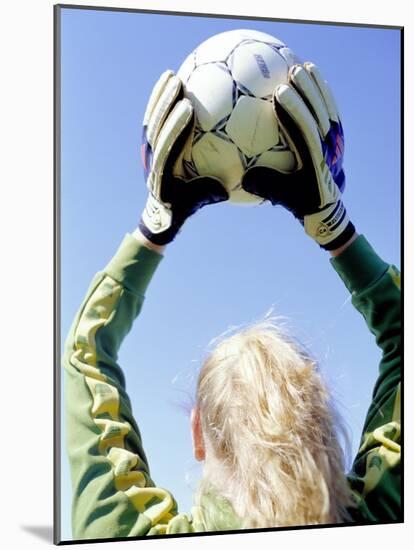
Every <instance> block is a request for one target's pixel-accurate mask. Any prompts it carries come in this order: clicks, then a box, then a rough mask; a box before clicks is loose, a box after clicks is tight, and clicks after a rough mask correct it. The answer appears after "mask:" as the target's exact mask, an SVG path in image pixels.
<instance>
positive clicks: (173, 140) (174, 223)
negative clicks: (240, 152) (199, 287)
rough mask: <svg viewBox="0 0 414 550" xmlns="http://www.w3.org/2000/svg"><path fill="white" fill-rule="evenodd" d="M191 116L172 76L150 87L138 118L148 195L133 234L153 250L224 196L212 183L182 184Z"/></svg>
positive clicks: (198, 180)
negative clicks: (141, 118) (136, 232)
mask: <svg viewBox="0 0 414 550" xmlns="http://www.w3.org/2000/svg"><path fill="white" fill-rule="evenodd" d="M193 128H194V110H193V107H192V105H191V103H190V101H189V100H188V99H186V98H184V97H183V86H182V83H181V81H180V79H179V78H178V77H177V76H175V75H174V73H173V72H172V71H165V72H164V73H163V74H162V75H161V77H160V79H159V80H158V82H157V83H156V84H155V86H154V89H153V91H152V93H151V96H150V99H149V102H148V106H147V109H146V112H145V116H144V125H143V142H142V149H141V153H142V160H143V164H144V174H145V178H146V182H147V188H148V191H149V194H148V199H147V203H146V206H145V209H144V211H143V213H142V217H141V221H140V224H139V228H140V230H141V232H142V233H143V234H144V235H145V237H146V238H147V239H149V240H150V241H151V242H153V243H154V244H158V245H164V244H167V243H169V242H171V241H172V240H173V239H174V237H175V236H176V234H177V233H178V231H179V230H180V228H181V226H182V225H183V223H184V222H185V220H186V219H187V218H188V217H189V216H191V215H192V214H194V212H196V211H197V210H198V209H199V208H202V207H203V206H205V205H207V204H212V203H216V202H221V201H225V200H227V199H228V193H227V191H226V190H225V189H224V187H223V185H222V184H221V182H220V181H219V180H218V179H217V178H213V177H201V176H198V177H195V178H192V179H187V180H185V179H184V177H180V176H177V175H174V174H177V173H184V170H182V169H180V166H179V164H180V163H182V162H183V156H184V150H185V148H186V147H189V146H191V137H192V132H193Z"/></svg>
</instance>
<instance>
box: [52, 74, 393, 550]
mask: <svg viewBox="0 0 414 550" xmlns="http://www.w3.org/2000/svg"><path fill="white" fill-rule="evenodd" d="M274 108H275V116H276V117H277V119H278V123H279V124H280V125H281V126H282V127H283V129H284V131H285V133H286V135H287V136H288V139H289V144H290V146H291V148H292V150H293V151H294V152H295V155H296V158H297V161H298V170H297V171H296V172H294V173H293V174H282V173H276V172H275V171H274V170H272V169H269V168H266V167H254V168H252V169H250V170H248V171H247V172H246V175H245V177H244V180H243V184H242V185H243V188H244V189H245V190H246V191H249V192H250V193H254V194H256V195H258V196H260V197H262V198H264V199H266V200H269V201H271V202H272V204H279V205H282V206H283V207H285V208H287V209H288V210H290V211H291V212H292V213H293V215H294V216H295V217H296V218H297V219H298V220H299V221H300V222H301V224H302V225H303V226H304V229H305V232H306V233H307V234H308V235H309V236H310V237H311V238H313V239H314V240H315V241H316V242H317V243H318V245H319V246H320V247H321V248H322V249H324V250H327V251H328V253H329V254H330V255H331V264H332V266H333V268H334V269H335V271H336V272H337V273H338V275H339V276H340V277H341V279H342V280H343V282H344V284H345V285H346V287H347V288H348V290H349V292H350V293H351V295H352V303H353V305H354V306H355V308H356V309H357V310H358V311H359V312H360V313H361V314H362V315H363V316H364V318H365V320H366V323H367V327H368V329H369V330H370V331H371V332H372V333H373V334H374V335H375V337H376V341H377V344H378V346H379V347H380V348H381V350H382V352H383V355H382V359H381V362H380V366H379V376H378V380H377V382H376V384H375V387H374V392H373V399H372V403H371V406H370V408H369V410H368V413H367V416H366V419H365V423H364V430H363V435H362V438H361V444H360V448H359V451H358V454H357V456H356V457H355V460H354V462H353V465H352V468H351V471H350V472H349V473H348V475H345V473H344V461H343V453H342V450H341V446H340V444H339V441H338V439H339V435H340V432H341V430H342V427H341V422H340V419H339V418H338V416H337V415H336V413H335V410H334V408H333V406H332V403H331V401H330V399H329V395H328V392H327V390H326V387H325V385H324V382H323V380H322V378H321V375H320V373H319V372H318V368H317V365H316V363H315V361H314V360H313V359H312V358H311V357H310V356H309V355H308V354H307V353H306V351H305V350H304V349H303V348H302V347H301V346H300V345H299V344H298V343H297V342H296V341H294V340H293V339H291V338H290V337H289V336H287V335H285V334H284V333H283V331H282V330H281V329H280V328H279V327H278V326H277V324H275V323H274V322H271V321H269V320H268V321H263V322H262V323H258V324H256V325H253V326H251V327H249V328H247V329H245V330H243V331H240V332H238V333H236V334H233V335H232V336H230V337H227V338H225V339H223V340H222V341H221V342H220V343H219V344H218V345H217V346H216V348H215V349H214V350H213V351H212V352H211V353H210V355H209V356H208V358H207V360H206V361H205V363H204V364H203V366H202V368H201V371H200V375H199V379H198V383H197V391H196V405H195V407H194V409H193V411H192V414H191V430H192V437H193V444H194V455H195V458H196V459H197V460H200V461H203V463H204V469H203V478H202V480H201V483H200V485H199V488H198V492H197V495H196V499H195V506H194V507H193V508H192V510H191V513H190V514H188V515H186V514H182V513H179V511H178V507H177V504H176V502H175V500H174V498H173V496H172V495H171V494H170V492H169V491H168V490H166V489H163V488H160V487H157V486H156V485H155V483H154V482H153V480H152V479H151V476H150V470H149V465H148V462H147V458H146V456H145V452H144V449H143V447H142V442H141V437H140V432H139V428H138V426H137V423H136V421H135V419H134V417H133V414H132V409H131V402H130V400H129V397H128V395H127V394H126V391H125V379H124V374H123V372H122V370H121V368H120V366H119V365H118V364H117V354H118V350H119V348H120V345H121V344H122V341H123V338H124V337H125V335H126V334H127V333H128V331H129V330H130V329H131V326H132V324H133V322H134V320H135V318H136V317H137V315H138V314H139V312H140V310H141V307H142V303H143V300H144V295H145V292H146V289H147V287H148V284H149V283H150V280H151V277H152V276H153V274H154V272H155V270H156V269H157V267H158V264H159V263H160V261H161V260H162V257H163V254H164V251H165V247H166V245H167V244H168V243H170V242H171V241H172V240H173V239H174V238H175V236H176V235H177V233H178V232H179V230H180V229H181V227H182V225H183V224H184V222H185V220H186V219H187V218H188V217H189V216H190V215H192V214H193V213H194V212H196V211H197V210H198V209H199V208H201V207H202V206H205V205H207V204H212V203H215V202H220V201H223V200H226V199H227V198H228V194H227V192H226V190H225V189H224V187H223V185H222V184H221V182H220V181H219V180H217V179H215V178H198V179H197V181H196V182H194V181H193V182H191V181H188V180H184V179H182V178H179V177H174V176H173V175H172V174H173V171H174V173H177V170H176V168H177V167H178V168H180V163H182V159H183V155H185V151H186V147H187V146H188V143H189V142H190V141H191V140H190V136H191V130H192V127H193V124H194V114H193V109H192V106H191V103H190V102H189V101H188V100H187V99H183V94H182V85H181V83H180V81H179V79H178V78H177V77H175V75H174V74H173V73H172V72H171V71H167V72H166V73H164V74H163V75H162V76H161V78H160V80H159V81H158V83H157V85H156V86H155V88H154V91H153V93H152V95H151V98H150V101H149V104H148V108H147V112H146V115H145V119H144V137H145V139H144V144H143V160H144V167H145V171H146V177H147V186H148V188H149V191H150V192H149V195H148V201H147V204H146V207H145V209H144V212H143V215H142V218H141V222H140V224H139V227H138V228H137V229H136V230H135V231H134V232H133V233H132V234H127V235H126V236H125V238H124V240H123V241H122V243H121V245H120V248H119V250H118V251H117V252H116V254H115V255H114V257H113V258H112V259H111V261H110V262H109V264H108V265H107V266H106V267H105V268H104V269H103V270H102V271H100V272H98V273H97V275H96V276H95V278H94V279H93V281H92V283H91V285H90V288H89V290H88V292H87V294H86V297H85V299H84V301H83V303H82V305H81V307H80V309H79V312H78V314H77V316H76V318H75V320H74V322H73V324H72V328H71V331H70V333H69V336H68V338H67V341H66V347H65V353H64V357H63V368H64V372H65V392H66V422H67V449H68V454H69V460H70V465H71V471H72V482H73V509H72V527H73V536H74V538H76V539H102V538H109V537H111V538H112V537H131V536H146V535H160V534H172V533H191V532H203V531H223V530H226V531H228V530H238V529H248V528H261V527H280V526H296V525H310V524H335V523H343V522H351V521H352V522H364V523H365V522H390V521H402V515H401V499H400V359H401V343H400V336H401V335H400V332H401V318H400V290H399V289H400V286H399V281H400V277H399V272H398V270H397V269H396V268H395V267H394V266H392V265H389V264H387V263H386V262H384V261H383V260H382V259H381V258H380V257H379V256H378V255H377V254H376V253H375V251H374V250H373V249H372V247H371V246H370V245H369V243H368V241H367V240H366V239H365V238H364V236H362V235H358V234H357V232H356V230H355V227H354V225H353V224H352V222H351V221H350V220H349V218H348V215H347V213H346V209H345V207H344V205H343V202H342V194H341V191H342V190H343V188H344V183H345V177H344V172H343V169H342V157H343V134H342V126H341V122H340V119H339V116H338V113H337V110H336V107H335V103H334V100H333V98H332V95H331V93H330V92H329V90H328V88H327V85H326V82H325V81H324V80H323V79H322V78H321V76H320V74H319V71H318V69H317V68H316V67H315V66H314V65H312V64H311V63H305V64H304V65H296V66H295V67H293V68H292V69H291V71H290V74H289V83H288V84H286V85H282V86H279V87H278V88H277V89H276V90H275V93H274ZM173 168H174V170H173Z"/></svg>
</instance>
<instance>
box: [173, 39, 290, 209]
mask: <svg viewBox="0 0 414 550" xmlns="http://www.w3.org/2000/svg"><path fill="white" fill-rule="evenodd" d="M295 63H300V60H299V58H298V57H296V55H295V54H294V53H293V52H292V51H291V50H290V49H289V48H288V47H286V46H285V44H283V43H282V42H281V41H280V40H278V39H277V38H274V37H273V36H270V35H269V34H265V33H262V32H258V31H253V30H235V31H229V32H223V33H220V34H217V35H215V36H212V37H211V38H209V39H208V40H206V41H205V42H203V43H202V44H201V45H200V46H198V47H197V48H196V49H195V50H194V51H193V52H192V53H191V54H190V55H189V56H188V57H187V58H186V59H185V61H184V63H183V64H182V65H181V67H180V69H179V70H178V72H177V76H178V77H179V78H180V79H181V80H182V82H183V84H184V93H185V96H186V97H188V98H189V99H190V100H191V102H192V104H193V106H194V111H195V115H196V125H195V130H194V134H193V136H192V146H191V148H189V149H188V150H187V151H186V153H185V157H184V160H183V163H182V164H181V167H182V169H183V170H184V174H182V173H181V174H178V173H177V175H185V176H187V177H194V176H197V175H200V176H208V175H210V176H215V177H217V178H219V179H220V180H221V181H222V182H223V184H224V186H225V187H226V189H227V191H228V193H229V196H230V201H231V202H234V203H237V204H248V205H252V204H259V203H261V202H262V199H261V198H260V197H257V196H256V195H252V194H251V193H248V192H247V191H244V189H242V187H241V180H242V176H243V174H244V172H245V170H246V169H247V168H250V167H251V166H254V165H257V166H268V167H271V168H276V169H278V170H282V171H284V172H292V171H293V170H294V169H295V167H296V159H295V156H294V154H293V153H292V151H291V150H290V149H289V146H288V144H287V141H286V139H285V137H284V135H283V131H282V129H281V128H279V126H278V124H277V121H276V118H275V116H274V114H273V111H272V109H273V107H272V94H273V91H274V89H275V87H276V86H277V85H278V84H282V83H285V82H287V76H288V70H289V67H291V66H292V65H293V64H295Z"/></svg>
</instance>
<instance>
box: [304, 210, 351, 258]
mask: <svg viewBox="0 0 414 550" xmlns="http://www.w3.org/2000/svg"><path fill="white" fill-rule="evenodd" d="M304 227H305V231H306V233H307V234H308V235H309V236H310V237H312V238H313V239H314V240H315V241H316V242H317V243H318V244H319V245H320V246H321V248H324V249H325V250H335V249H336V248H339V247H340V246H342V245H343V244H345V243H346V242H347V240H348V239H350V238H351V237H352V235H353V234H354V233H355V227H354V225H353V224H352V222H351V221H350V220H349V218H348V214H347V212H346V209H345V206H344V205H343V203H342V201H338V202H335V203H334V204H330V205H329V206H328V207H326V208H324V209H323V210H321V211H320V212H316V213H315V214H310V215H308V216H305V217H304Z"/></svg>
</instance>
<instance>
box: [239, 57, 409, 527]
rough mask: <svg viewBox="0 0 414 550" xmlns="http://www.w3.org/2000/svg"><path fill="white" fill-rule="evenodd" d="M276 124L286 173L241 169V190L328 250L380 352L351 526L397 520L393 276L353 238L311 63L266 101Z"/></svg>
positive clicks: (327, 99)
mask: <svg viewBox="0 0 414 550" xmlns="http://www.w3.org/2000/svg"><path fill="white" fill-rule="evenodd" d="M273 104H274V112H275V116H276V117H277V120H278V123H279V125H280V126H281V127H282V130H283V132H284V133H285V135H286V138H287V140H288V142H289V145H290V146H291V148H292V150H293V151H294V152H295V154H296V160H297V170H296V172H294V173H292V174H285V173H281V172H276V171H275V170H274V169H270V168H267V167H253V168H251V169H249V170H248V171H247V172H246V174H245V177H244V180H243V183H242V185H243V188H244V189H245V190H246V191H249V192H250V193H253V194H256V195H259V196H261V197H263V198H265V199H267V200H269V201H270V202H271V203H272V204H274V205H281V206H283V207H285V208H286V209H288V210H289V211H291V212H292V213H293V215H294V216H295V217H296V218H297V219H298V220H299V221H300V222H301V224H302V225H303V226H304V229H305V232H306V233H307V235H309V236H310V237H311V238H312V239H314V240H315V241H316V242H317V243H318V244H319V246H320V247H321V248H323V249H325V250H328V251H330V253H331V255H332V256H333V258H332V265H333V267H334V268H335V269H336V271H337V272H338V274H339V275H340V277H341V278H342V279H343V281H344V283H345V285H346V286H347V288H348V289H349V291H350V292H351V293H352V303H353V304H354V306H355V308H356V309H357V310H358V311H359V312H360V313H361V314H362V315H363V316H364V318H365V320H366V323H367V326H368V328H369V330H370V331H371V332H372V333H373V334H374V335H375V338H376V341H377V344H378V346H379V347H380V348H381V350H382V359H381V362H380V366H379V376H378V379H377V382H376V384H375V388H374V391H373V400H372V403H371V406H370V408H369V410H368V413H367V416H366V419H365V423H364V432H363V436H362V439H361V445H360V449H359V452H358V455H357V457H356V459H355V461H354V463H353V467H352V471H351V473H350V474H349V476H348V479H349V482H350V486H351V490H352V492H353V495H354V496H355V500H356V503H357V505H358V511H357V512H355V514H354V519H356V520H363V521H367V520H368V521H401V519H402V517H401V496H400V495H401V482H400V376H401V371H400V369H401V305H400V290H399V280H400V279H399V272H398V270H397V268H396V267H394V266H391V265H389V264H387V263H386V262H384V261H383V260H382V259H381V258H380V257H379V256H378V255H377V254H376V253H375V251H374V250H373V249H372V247H371V246H370V245H369V243H368V242H367V240H366V239H365V237H364V236H362V235H360V236H358V235H357V233H356V231H355V227H354V225H353V223H352V222H351V221H350V219H349V217H348V214H347V211H346V209H345V206H344V203H343V200H342V192H343V190H344V187H345V175H344V171H343V167H342V164H343V155H344V137H343V129H342V124H341V120H340V117H339V114H338V110H337V107H336V105H335V101H334V98H333V95H332V93H331V91H330V89H329V87H328V84H327V82H326V81H325V80H324V79H323V78H322V76H321V75H320V73H319V70H318V68H317V67H316V66H315V65H313V64H312V63H305V64H304V65H295V66H294V67H292V68H291V69H290V72H289V82H288V83H287V84H283V85H280V86H278V87H277V89H276V90H275V92H274V97H273Z"/></svg>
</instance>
